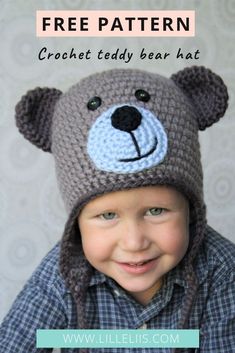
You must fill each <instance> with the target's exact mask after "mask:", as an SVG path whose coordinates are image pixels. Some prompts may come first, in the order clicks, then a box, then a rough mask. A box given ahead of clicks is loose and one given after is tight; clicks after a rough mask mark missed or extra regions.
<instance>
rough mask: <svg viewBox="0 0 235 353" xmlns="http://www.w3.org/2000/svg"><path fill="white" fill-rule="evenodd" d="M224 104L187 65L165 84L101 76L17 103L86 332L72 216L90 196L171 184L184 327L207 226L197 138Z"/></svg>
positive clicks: (119, 72) (217, 89) (149, 76)
mask: <svg viewBox="0 0 235 353" xmlns="http://www.w3.org/2000/svg"><path fill="white" fill-rule="evenodd" d="M227 100H228V94H227V89H226V86H225V84H224V83H223V81H222V79H221V78H220V77H219V76H218V75H216V74H215V73H213V72H212V71H211V70H209V69H206V68H204V67H196V66H194V67H191V68H185V69H184V70H182V71H179V72H178V73H176V74H174V75H172V76H171V78H170V79H168V78H165V77H162V76H160V75H157V74H153V73H148V72H145V71H140V70H131V69H126V70H124V69H115V70H109V71H105V72H102V73H97V74H94V75H91V76H89V77H88V78H85V79H82V80H81V81H80V82H78V83H77V84H76V85H74V86H72V87H71V88H70V89H69V90H68V91H67V92H66V93H62V92H61V91H60V90H57V89H51V88H36V89H34V90H32V91H29V92H28V93H27V94H26V95H25V96H23V97H22V99H21V100H20V102H19V103H18V104H17V106H16V123H17V126H18V128H19V130H20V132H21V133H22V134H23V135H24V136H25V137H26V138H27V139H28V140H30V141H31V142H32V143H33V144H35V145H36V146H37V147H39V148H41V149H43V150H44V151H48V152H51V153H52V154H53V156H54V158H55V165H56V173H57V178H58V184H59V188H60V191H61V194H62V197H63V199H64V202H65V205H66V209H67V211H68V221H67V223H66V225H65V229H64V234H63V238H62V242H61V254H60V270H61V273H62V275H63V277H64V279H65V281H66V283H67V285H68V287H69V288H70V289H71V292H72V294H73V296H74V298H75V300H76V301H77V307H78V314H79V315H80V316H79V323H80V327H81V328H84V327H86V324H85V315H84V312H83V308H84V300H85V295H86V288H87V286H88V283H89V280H90V276H91V272H92V268H91V266H90V265H89V263H88V261H87V260H86V258H85V256H84V254H83V250H82V245H81V238H80V232H79V229H78V221H77V219H78V214H79V212H80V210H81V208H82V207H83V206H84V205H85V204H86V203H87V202H88V201H89V200H91V199H93V198H95V197H97V196H98V195H102V194H105V193H107V192H112V191H117V190H123V189H129V188H136V187H142V186H150V185H171V186H174V187H175V188H176V189H177V190H179V191H180V192H182V193H183V194H184V195H185V196H186V197H187V199H188V200H189V203H190V222H191V238H190V246H189V249H188V252H187V254H186V256H185V259H184V261H185V264H186V265H185V266H186V267H185V268H186V270H187V280H188V282H189V284H190V285H189V293H188V297H187V298H188V300H187V301H186V303H185V312H184V313H182V322H181V324H180V325H179V326H182V327H183V326H184V322H185V320H186V312H188V311H189V308H190V305H191V302H192V298H193V292H195V290H196V283H197V280H196V277H195V275H194V272H193V259H194V257H195V256H196V254H197V252H198V249H199V246H200V244H201V241H202V239H203V236H204V233H205V226H206V219H205V207H204V201H203V176H202V167H201V161H200V148H199V142H198V131H199V130H204V129H205V128H207V127H209V126H210V125H212V124H213V123H215V122H217V121H218V120H219V118H220V117H222V116H223V115H224V112H225V110H226V108H227ZM190 291H191V292H190Z"/></svg>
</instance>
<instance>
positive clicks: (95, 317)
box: [0, 67, 235, 353]
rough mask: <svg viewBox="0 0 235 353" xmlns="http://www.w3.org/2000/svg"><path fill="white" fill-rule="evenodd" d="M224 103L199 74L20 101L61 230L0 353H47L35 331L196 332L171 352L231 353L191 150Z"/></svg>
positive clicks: (229, 286) (216, 82)
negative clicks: (63, 215)
mask: <svg viewBox="0 0 235 353" xmlns="http://www.w3.org/2000/svg"><path fill="white" fill-rule="evenodd" d="M227 100H228V95H227V89H226V86H225V85H224V83H223V81H222V79H221V78H220V77H219V76H217V75H216V74H214V73H213V72H211V71H210V70H208V69H205V68H204V67H192V68H186V69H184V70H182V71H180V72H178V73H177V74H175V75H173V76H172V77H171V79H166V78H164V77H161V76H159V75H154V74H150V73H147V72H144V71H138V70H110V71H107V72H103V73H100V74H95V75H92V76H90V77H88V78H86V79H84V80H82V81H81V82H79V83H78V84H77V85H75V86H73V87H72V88H71V89H70V90H69V91H68V92H67V93H65V94H62V93H61V92H60V91H59V90H56V89H48V88H44V89H40V88H37V89H35V90H33V91H30V92H28V93H27V94H26V95H25V96H24V97H23V98H22V99H21V101H20V102H19V103H18V105H17V107H16V122H17V126H18V128H19V130H20V131H21V133H22V134H23V135H24V136H25V137H26V138H27V139H29V140H30V141H31V142H32V143H34V144H35V145H36V146H37V147H40V148H42V149H43V150H45V151H49V152H52V154H53V155H54V158H55V163H56V171H57V177H58V182H59V187H60V190H61V193H62V196H63V198H64V201H65V205H66V207H67V210H68V221H67V223H66V226H65V230H64V234H63V237H62V241H61V243H60V244H57V245H56V246H55V248H54V249H52V251H51V252H50V253H49V254H48V255H47V257H46V258H45V259H44V260H43V261H42V263H41V265H40V266H39V268H38V269H37V270H36V271H35V273H34V274H33V276H32V278H31V279H30V280H29V282H28V283H27V284H26V286H25V288H24V289H23V291H22V292H21V293H20V294H19V296H18V298H17V299H16V302H15V303H14V304H13V307H12V309H11V310H10V312H9V314H8V315H7V317H6V318H5V320H4V321H3V324H2V326H1V330H0V347H1V348H0V352H1V353H3V352H4V353H8V352H12V353H20V352H22V353H27V352H47V351H49V350H48V349H44V350H43V349H38V350H37V349H36V348H35V333H36V329H40V328H41V329H61V328H68V329H72V328H80V329H84V328H91V329H138V328H149V329H180V328H189V329H200V348H199V349H194V350H193V349H185V350H181V351H182V352H183V351H184V352H200V353H209V352H210V353H212V352H213V353H215V352H218V353H219V352H220V353H221V352H223V353H231V352H232V350H233V348H234V346H235V332H234V330H235V321H234V320H235V295H234V293H235V291H234V290H235V281H234V255H235V246H234V245H233V244H232V243H230V242H229V241H228V240H226V239H224V238H223V237H221V236H220V235H219V234H217V233H216V232H215V231H214V230H212V229H211V228H209V227H208V226H207V224H206V217H205V205H204V201H203V187H202V184H203V180H202V170H201V162H200V151H199V143H198V130H199V129H200V130H204V129H205V128H206V127H209V126H210V125H212V124H213V123H214V122H216V121H218V120H219V118H220V117H222V116H223V115H224V112H225V110H226V108H227ZM67 351H68V352H69V351H70V350H67ZM77 351H78V350H77ZM82 351H83V350H80V352H82ZM85 351H88V350H85ZM90 351H92V352H93V351H94V352H95V351H97V352H103V351H104V352H120V349H118V348H113V349H101V348H99V349H98V350H97V349H96V350H95V349H90ZM130 351H135V352H143V353H146V352H153V351H154V352H170V351H171V350H170V349H147V348H146V349H143V348H142V349H124V348H122V349H121V352H124V353H125V352H130Z"/></svg>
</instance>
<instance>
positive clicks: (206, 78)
mask: <svg viewBox="0 0 235 353" xmlns="http://www.w3.org/2000/svg"><path fill="white" fill-rule="evenodd" d="M171 79H172V80H173V81H174V82H175V84H176V85H177V86H178V87H179V88H180V89H181V90H183V91H184V93H185V95H186V96H188V97H189V98H190V100H191V101H192V103H193V105H194V107H195V110H196V113H197V120H198V127H199V129H200V130H205V129H206V128H207V127H209V126H211V125H212V124H214V123H215V122H217V121H218V120H219V119H220V118H221V117H222V116H223V115H224V113H225V111H226V109H227V106H228V92H227V87H226V86H225V84H224V82H223V80H222V79H221V77H219V76H218V75H216V74H215V73H213V72H212V71H211V70H209V69H206V68H205V67H203V66H192V67H188V68H185V69H184V70H182V71H179V72H178V73H176V74H174V75H172V76H171Z"/></svg>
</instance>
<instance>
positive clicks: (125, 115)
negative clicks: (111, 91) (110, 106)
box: [111, 105, 142, 132]
mask: <svg viewBox="0 0 235 353" xmlns="http://www.w3.org/2000/svg"><path fill="white" fill-rule="evenodd" d="M141 119H142V116H141V114H140V112H139V111H138V110H137V109H136V108H135V107H130V106H128V105H124V106H123V107H120V108H117V109H116V110H115V111H114V113H113V115H112V116H111V121H112V125H113V127H115V129H118V130H121V131H126V132H131V131H133V130H135V129H137V127H138V126H139V125H140V124H141Z"/></svg>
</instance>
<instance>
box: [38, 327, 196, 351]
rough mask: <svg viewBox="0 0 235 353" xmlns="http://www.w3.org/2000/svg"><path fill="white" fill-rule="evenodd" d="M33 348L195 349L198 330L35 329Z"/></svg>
mask: <svg viewBox="0 0 235 353" xmlns="http://www.w3.org/2000/svg"><path fill="white" fill-rule="evenodd" d="M36 346H37V348H198V347H199V330H37V343H36Z"/></svg>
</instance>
